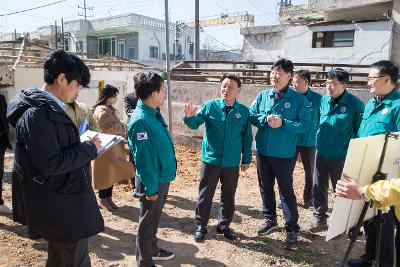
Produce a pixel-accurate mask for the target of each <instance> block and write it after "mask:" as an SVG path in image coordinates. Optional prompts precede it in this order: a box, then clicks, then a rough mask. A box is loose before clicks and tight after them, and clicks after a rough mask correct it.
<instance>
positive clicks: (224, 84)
mask: <svg viewBox="0 0 400 267" xmlns="http://www.w3.org/2000/svg"><path fill="white" fill-rule="evenodd" d="M220 80H221V98H218V99H213V100H210V101H207V102H206V103H204V104H203V105H202V106H201V107H200V109H199V110H198V109H197V108H196V107H194V106H193V105H192V103H188V104H186V105H185V108H184V112H185V116H184V117H183V121H184V123H185V124H186V125H187V126H189V128H191V129H197V128H199V126H200V125H202V124H203V123H205V130H204V137H203V143H202V149H201V151H202V157H201V160H202V165H201V170H200V184H199V198H198V201H197V205H196V223H197V229H196V233H195V240H196V242H202V241H204V237H205V235H206V233H207V223H208V220H209V217H210V210H211V204H212V200H213V197H214V193H215V188H216V186H217V183H218V180H219V181H221V204H220V208H219V213H218V226H217V232H218V233H220V234H223V235H224V236H225V237H226V238H227V239H229V240H235V239H236V234H235V233H234V232H233V231H232V230H231V229H230V228H229V225H230V223H231V222H232V219H233V214H234V211H235V192H236V187H237V184H238V179H239V165H240V167H241V169H242V171H245V170H247V168H248V167H249V164H250V163H251V157H252V153H251V143H252V141H253V136H252V133H251V125H250V121H249V111H248V108H247V107H246V106H244V105H242V104H240V103H239V102H238V101H237V100H236V98H237V96H238V95H239V93H240V88H241V81H240V79H239V78H238V77H237V76H236V75H227V74H224V75H223V76H222V77H221V79H220Z"/></svg>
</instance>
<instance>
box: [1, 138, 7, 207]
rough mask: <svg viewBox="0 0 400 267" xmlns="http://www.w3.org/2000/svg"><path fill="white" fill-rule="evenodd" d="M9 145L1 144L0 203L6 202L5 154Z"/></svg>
mask: <svg viewBox="0 0 400 267" xmlns="http://www.w3.org/2000/svg"><path fill="white" fill-rule="evenodd" d="M6 150H7V146H6V145H4V144H0V205H3V204H4V200H3V176H4V155H5V154H6Z"/></svg>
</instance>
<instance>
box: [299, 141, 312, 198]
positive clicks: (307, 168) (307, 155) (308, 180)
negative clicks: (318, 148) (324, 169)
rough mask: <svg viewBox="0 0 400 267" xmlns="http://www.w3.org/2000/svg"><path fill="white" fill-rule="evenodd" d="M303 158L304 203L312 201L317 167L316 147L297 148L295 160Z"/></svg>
mask: <svg viewBox="0 0 400 267" xmlns="http://www.w3.org/2000/svg"><path fill="white" fill-rule="evenodd" d="M299 153H300V156H301V162H302V163H303V168H304V178H305V179H304V190H303V200H304V203H306V202H309V201H312V186H313V176H314V166H315V146H311V147H308V146H297V147H296V156H295V158H296V159H297V157H298V156H299Z"/></svg>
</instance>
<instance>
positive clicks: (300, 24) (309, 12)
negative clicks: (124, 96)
mask: <svg viewBox="0 0 400 267" xmlns="http://www.w3.org/2000/svg"><path fill="white" fill-rule="evenodd" d="M399 14H400V1H388V0H381V1H379V0H358V1H356V0H343V1H340V0H325V1H322V0H310V1H309V3H308V4H307V5H304V6H290V7H286V8H283V9H282V10H281V13H280V21H281V24H280V25H274V26H263V27H252V28H241V34H242V35H244V41H243V50H244V54H245V55H244V58H245V59H248V60H256V61H275V60H276V59H277V58H278V57H285V58H288V59H291V60H292V61H293V62H302V63H328V64H329V63H335V64H340V63H343V64H371V63H373V62H375V61H378V60H383V59H386V60H392V61H394V62H395V63H396V64H398V65H400V51H398V50H399V48H400V42H399V35H400V27H399V21H400V18H399Z"/></svg>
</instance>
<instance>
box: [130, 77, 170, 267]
mask: <svg viewBox="0 0 400 267" xmlns="http://www.w3.org/2000/svg"><path fill="white" fill-rule="evenodd" d="M134 81H135V92H136V95H137V96H138V97H139V101H138V104H137V106H136V109H135V110H134V111H133V113H132V115H131V119H130V121H129V124H128V144H129V149H130V151H131V153H132V156H133V161H134V164H135V167H136V179H135V181H136V192H137V194H138V195H139V196H140V198H139V200H140V215H139V226H138V233H137V237H136V263H137V266H138V267H148V266H155V264H154V261H155V260H169V259H172V258H173V257H174V253H173V252H170V251H167V250H165V249H161V248H159V247H158V245H157V237H156V235H157V230H158V224H159V222H160V217H161V212H162V209H163V207H164V204H165V201H166V199H167V195H168V190H169V185H170V182H171V181H173V180H175V175H176V159H175V150H174V144H173V142H172V138H171V136H170V134H169V132H168V129H167V125H166V124H165V121H164V118H163V117H162V116H161V113H160V112H159V111H158V110H157V108H158V107H160V106H161V105H162V104H164V98H165V88H164V80H163V79H162V78H161V76H160V75H158V74H156V73H153V72H148V73H146V74H145V73H138V74H136V76H135V78H134Z"/></svg>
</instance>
